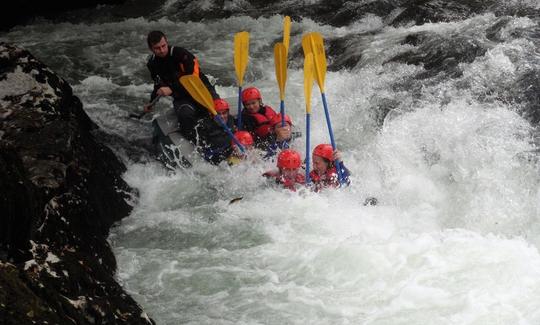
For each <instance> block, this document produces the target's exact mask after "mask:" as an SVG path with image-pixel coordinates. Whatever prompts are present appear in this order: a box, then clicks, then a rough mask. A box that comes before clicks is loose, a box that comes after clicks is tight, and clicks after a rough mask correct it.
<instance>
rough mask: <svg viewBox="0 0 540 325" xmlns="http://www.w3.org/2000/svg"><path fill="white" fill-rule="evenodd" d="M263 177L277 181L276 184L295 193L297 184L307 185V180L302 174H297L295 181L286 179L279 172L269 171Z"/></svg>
mask: <svg viewBox="0 0 540 325" xmlns="http://www.w3.org/2000/svg"><path fill="white" fill-rule="evenodd" d="M263 176H265V177H268V178H273V179H275V181H276V183H277V184H279V185H282V186H283V187H284V188H287V189H289V190H291V191H293V192H296V184H301V185H304V184H306V178H305V176H304V175H303V174H302V173H298V174H296V176H295V178H294V179H289V178H285V177H283V176H282V175H281V173H280V172H279V171H268V172H266V173H264V174H263Z"/></svg>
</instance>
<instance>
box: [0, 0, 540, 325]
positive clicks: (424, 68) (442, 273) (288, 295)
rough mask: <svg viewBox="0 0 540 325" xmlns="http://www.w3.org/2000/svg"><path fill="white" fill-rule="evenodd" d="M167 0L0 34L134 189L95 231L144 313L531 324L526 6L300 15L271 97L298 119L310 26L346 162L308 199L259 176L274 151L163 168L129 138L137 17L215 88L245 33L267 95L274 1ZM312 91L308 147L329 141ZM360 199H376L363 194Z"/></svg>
mask: <svg viewBox="0 0 540 325" xmlns="http://www.w3.org/2000/svg"><path fill="white" fill-rule="evenodd" d="M314 2H315V1H314ZM179 3H182V2H179ZM231 3H232V4H238V5H241V2H237V1H233V2H231ZM401 3H404V2H403V1H401ZM474 3H475V4H476V5H478V3H479V2H474ZM480 3H481V2H480ZM486 3H487V1H486ZM175 4H176V3H175V2H174V1H168V2H167V3H165V4H164V5H163V6H162V7H160V9H159V10H158V11H156V12H154V14H153V15H152V17H151V18H150V17H140V18H127V19H124V20H119V19H115V20H112V19H111V20H110V21H107V20H106V19H105V21H104V19H103V18H101V19H98V18H96V19H89V18H86V19H85V21H84V22H83V23H77V22H74V21H72V22H70V23H67V22H66V23H58V22H55V23H52V22H47V21H37V22H35V23H34V24H32V25H29V26H26V27H18V28H14V29H12V30H11V31H10V32H8V33H4V34H2V35H0V40H3V41H9V42H14V43H17V44H18V45H21V46H24V47H26V48H27V49H29V50H31V51H32V53H34V55H36V56H37V57H38V58H39V59H41V60H42V61H44V62H45V63H46V64H48V65H49V66H51V67H52V69H54V70H56V71H58V72H59V73H60V74H61V75H62V76H63V77H65V78H66V79H67V80H68V81H70V83H71V84H72V85H73V86H74V90H75V93H76V95H77V96H79V97H80V98H81V99H82V101H83V103H84V106H85V109H86V111H87V112H88V114H89V115H90V116H91V117H92V118H93V119H94V120H95V121H96V122H97V124H99V125H100V126H101V128H102V129H103V131H104V132H105V133H106V134H107V135H109V137H107V139H108V141H109V142H110V145H111V146H112V147H114V148H115V149H116V151H117V152H118V154H119V155H120V156H121V157H123V159H124V160H125V162H126V164H127V165H128V171H127V172H126V174H125V179H126V180H127V181H128V182H129V184H130V185H132V186H134V187H136V188H137V189H138V190H139V191H140V199H139V201H138V202H137V203H136V205H135V208H134V210H133V213H132V214H131V215H130V216H129V217H128V218H126V219H124V220H123V222H122V223H121V224H119V225H118V227H117V228H116V229H115V230H114V231H113V233H112V235H111V238H110V239H111V242H112V244H113V247H114V251H115V253H116V256H117V259H118V264H119V265H118V278H119V280H120V281H121V283H122V284H123V285H124V287H125V288H126V289H127V290H128V291H129V292H130V293H131V294H132V295H133V296H134V298H135V299H136V300H137V301H138V302H140V304H141V305H142V306H143V307H144V309H145V310H146V311H147V312H148V314H149V315H151V317H152V318H154V319H155V320H156V321H157V323H158V324H180V323H186V324H539V323H540V298H539V297H540V254H539V252H538V248H539V247H540V227H539V222H538V214H539V209H540V204H539V198H540V192H539V184H540V179H539V176H538V161H537V157H538V153H537V151H536V144H535V141H536V139H537V136H536V123H537V122H538V118H539V117H540V115H539V113H538V112H537V110H538V109H539V96H540V95H538V94H539V90H540V86H539V85H540V77H539V72H540V26H539V25H538V23H539V21H540V19H538V16H539V15H538V14H539V10H540V9H539V8H540V5H539V4H538V3H537V2H536V1H510V2H508V1H504V2H503V1H502V0H501V1H500V3H499V2H495V1H491V2H490V5H489V6H484V7H483V9H482V10H478V11H477V12H476V13H475V12H474V10H475V8H476V7H474V6H473V5H471V7H470V8H469V14H467V15H461V14H460V15H458V14H456V15H450V14H448V12H446V11H445V10H447V9H448V8H446V9H443V8H432V10H439V11H440V12H441V15H442V14H443V13H445V14H446V16H445V17H447V19H441V20H440V21H439V22H432V23H429V22H427V23H423V24H415V23H402V24H389V21H388V19H389V16H391V15H389V16H384V17H383V16H379V15H377V14H365V15H359V16H358V17H357V18H356V19H354V21H353V22H352V23H350V24H348V25H346V26H342V27H339V28H338V27H332V26H331V25H326V24H324V23H320V22H317V20H312V19H311V18H309V17H303V16H302V15H301V13H298V17H296V18H295V21H293V25H292V35H291V57H292V59H291V63H290V70H289V79H288V83H287V94H286V107H287V110H288V112H289V113H290V115H292V117H293V119H294V121H295V123H296V126H297V127H298V128H299V129H303V128H304V122H303V119H304V99H303V85H302V82H303V73H302V71H301V66H302V55H301V46H300V42H301V35H302V34H304V33H307V32H310V31H318V32H320V33H321V34H322V35H323V36H324V37H325V39H326V40H327V44H328V50H329V52H330V53H329V54H330V55H329V63H330V66H331V67H332V69H333V70H332V71H329V72H328V74H327V77H326V93H327V98H328V102H329V105H330V110H331V114H332V122H333V126H334V132H335V135H336V142H337V144H338V147H339V148H340V149H341V150H342V152H343V156H344V161H345V164H346V165H347V167H348V168H349V169H350V170H351V172H352V175H353V176H352V185H351V186H350V187H348V188H345V189H342V190H339V191H327V192H323V193H320V194H314V193H311V192H309V191H299V192H297V193H292V192H289V191H286V190H280V189H276V188H273V187H271V186H269V185H268V183H266V182H265V180H264V179H263V178H262V177H261V176H260V175H261V173H262V172H263V171H265V170H267V169H269V168H272V167H273V164H274V163H273V162H271V161H267V162H263V161H254V162H252V163H246V164H243V165H238V166H235V167H228V166H226V165H221V166H218V167H215V166H210V165H208V164H204V163H200V164H197V165H196V166H195V167H194V168H192V169H189V170H178V171H170V170H168V169H166V168H164V167H163V166H162V165H161V164H159V163H158V162H156V161H154V160H153V159H152V158H151V156H150V155H149V154H148V153H146V152H145V151H143V150H140V151H139V150H135V149H134V148H137V147H138V146H139V145H138V144H141V143H144V141H146V139H147V138H148V137H149V136H150V134H151V124H150V122H149V119H147V120H143V121H138V120H133V119H129V118H128V114H129V113H133V112H138V111H139V110H140V109H141V107H142V104H143V103H144V102H145V100H147V98H148V96H149V92H150V90H151V88H152V85H151V81H150V79H149V75H148V72H147V70H146V67H145V62H146V57H147V55H148V49H147V47H146V44H145V37H146V34H147V32H148V31H150V30H154V29H160V30H163V31H164V32H165V33H166V34H167V35H168V36H169V40H170V42H171V43H172V44H176V45H181V46H184V47H186V48H188V49H190V50H192V51H193V52H194V53H195V54H196V55H198V57H199V58H200V61H201V64H202V67H203V70H204V71H205V72H206V73H207V74H208V75H209V76H211V77H212V79H213V80H214V81H215V82H216V85H217V89H218V92H219V93H220V94H221V96H222V97H231V96H235V95H236V91H237V90H236V87H235V75H234V67H233V65H232V40H233V36H234V33H236V32H239V31H242V30H247V31H249V32H250V33H251V43H250V61H249V68H248V72H247V75H246V84H247V85H254V86H257V87H259V88H261V89H262V92H263V97H264V100H265V102H266V103H267V104H270V105H272V106H274V107H279V94H278V88H277V84H276V81H275V77H274V67H273V51H272V49H273V44H274V43H275V42H276V41H279V40H280V38H281V33H282V21H283V16H282V15H269V16H265V17H260V18H255V17H253V15H250V16H242V15H240V16H233V17H229V18H213V19H207V20H204V21H203V22H186V21H184V20H183V19H182V15H181V14H178V13H176V14H171V8H175ZM232 4H231V6H232ZM199 5H202V6H203V7H204V6H205V5H206V6H212V5H215V4H214V3H213V2H211V1H207V2H200V3H199ZM283 5H284V6H285V5H287V2H283ZM462 6H464V5H462ZM405 8H406V7H405ZM486 8H487V9H486ZM191 9H192V10H193V8H191ZM203 9H204V8H203ZM450 9H451V8H450ZM503 9H504V10H503ZM99 10H101V11H103V10H104V9H103V8H101V9H99ZM403 10H405V9H403ZM403 10H402V11H401V12H404V11H403ZM460 13H461V12H460ZM397 14H399V12H396V13H394V14H392V15H394V16H395V15H397ZM448 17H451V18H452V19H448ZM313 93H314V94H313V107H314V111H313V116H312V119H313V120H312V126H313V130H312V136H313V138H312V143H315V144H317V143H321V142H328V141H329V140H328V133H327V129H326V124H325V119H324V114H323V110H322V105H321V101H320V99H319V98H320V96H319V92H318V90H317V89H316V88H314V92H313ZM168 105H169V103H168V102H166V101H162V102H160V103H159V105H158V106H159V108H158V111H159V110H160V109H161V110H163V109H164V108H166V107H167V106H168ZM304 145H305V142H304V140H303V139H300V140H299V141H297V142H295V143H294V147H296V148H297V149H298V150H301V151H302V152H304V150H305V149H304ZM367 196H375V197H377V198H378V200H379V204H378V205H377V206H364V205H363V202H364V199H365V198H366V197H367ZM235 197H243V200H241V201H238V202H237V203H235V204H232V205H229V204H228V202H229V200H231V199H232V198H235Z"/></svg>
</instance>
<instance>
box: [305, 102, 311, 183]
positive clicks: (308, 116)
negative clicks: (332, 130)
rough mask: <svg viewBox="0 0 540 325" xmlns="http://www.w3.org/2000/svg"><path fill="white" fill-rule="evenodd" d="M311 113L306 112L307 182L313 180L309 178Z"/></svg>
mask: <svg viewBox="0 0 540 325" xmlns="http://www.w3.org/2000/svg"><path fill="white" fill-rule="evenodd" d="M310 115H311V114H309V113H306V184H309V183H310V182H311V179H310V178H309V163H310V158H311V153H310V152H309V151H310V150H311V148H310V144H309V138H310V135H309V129H310V121H309V120H310Z"/></svg>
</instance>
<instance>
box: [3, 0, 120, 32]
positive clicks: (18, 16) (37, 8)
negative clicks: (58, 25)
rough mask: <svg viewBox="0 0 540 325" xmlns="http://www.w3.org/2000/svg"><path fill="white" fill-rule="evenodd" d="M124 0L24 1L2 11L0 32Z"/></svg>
mask: <svg viewBox="0 0 540 325" xmlns="http://www.w3.org/2000/svg"><path fill="white" fill-rule="evenodd" d="M123 2H125V0H82V1H50V2H46V1H39V0H26V1H21V2H19V3H17V5H15V6H11V8H10V9H9V10H8V9H7V8H6V9H4V10H2V13H3V14H1V15H0V18H1V19H0V30H6V29H9V28H11V27H13V26H15V25H18V24H24V23H26V22H28V21H30V20H31V19H32V18H35V17H37V16H44V17H48V18H54V17H58V16H62V15H63V14H64V13H65V12H66V11H69V10H74V9H80V8H87V7H96V6H98V5H103V4H120V3H123Z"/></svg>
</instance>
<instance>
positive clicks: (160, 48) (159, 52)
mask: <svg viewBox="0 0 540 325" xmlns="http://www.w3.org/2000/svg"><path fill="white" fill-rule="evenodd" d="M150 50H152V52H153V53H154V54H155V55H156V56H157V57H158V58H164V57H166V56H167V54H169V43H167V39H166V38H165V37H162V38H161V40H159V42H157V43H155V44H153V45H152V47H151V48H150Z"/></svg>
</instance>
